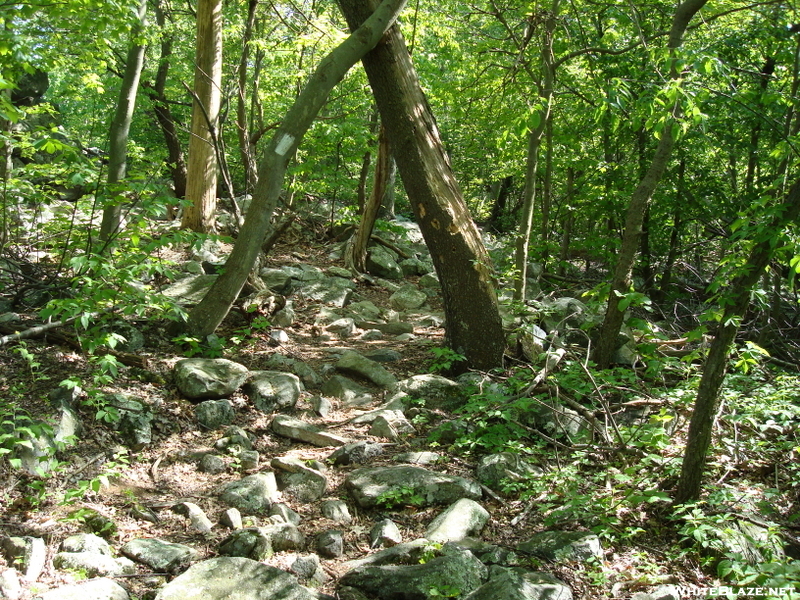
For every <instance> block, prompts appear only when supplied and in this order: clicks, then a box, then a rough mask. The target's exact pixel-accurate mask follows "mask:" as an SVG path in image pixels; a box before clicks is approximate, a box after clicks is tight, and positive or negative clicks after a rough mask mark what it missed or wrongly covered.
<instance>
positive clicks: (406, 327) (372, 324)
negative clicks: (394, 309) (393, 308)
mask: <svg viewBox="0 0 800 600" xmlns="http://www.w3.org/2000/svg"><path fill="white" fill-rule="evenodd" d="M356 325H357V326H358V327H359V328H361V329H377V330H378V331H380V332H381V333H383V334H386V335H401V334H403V333H413V332H414V326H413V325H412V324H411V323H404V322H401V321H389V322H388V323H384V322H381V321H373V320H364V321H356Z"/></svg>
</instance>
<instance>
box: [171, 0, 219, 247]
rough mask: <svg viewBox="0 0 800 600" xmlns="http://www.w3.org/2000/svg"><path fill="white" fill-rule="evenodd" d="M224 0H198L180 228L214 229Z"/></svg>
mask: <svg viewBox="0 0 800 600" xmlns="http://www.w3.org/2000/svg"><path fill="white" fill-rule="evenodd" d="M221 86H222V0H199V2H198V4H197V45H196V49H195V66H194V100H193V102H192V134H191V137H190V138H189V166H188V169H187V184H186V199H187V200H191V204H189V205H188V206H187V207H186V208H185V209H184V210H183V218H182V219H181V227H182V228H183V229H191V230H192V231H197V232H199V233H208V232H210V231H213V230H214V213H215V212H216V208H217V156H216V149H215V148H214V136H215V132H214V131H212V129H216V127H217V123H218V121H219V109H220V104H221V100H222V90H221Z"/></svg>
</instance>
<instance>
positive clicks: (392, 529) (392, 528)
mask: <svg viewBox="0 0 800 600" xmlns="http://www.w3.org/2000/svg"><path fill="white" fill-rule="evenodd" d="M402 541H403V535H402V534H401V533H400V529H399V528H398V527H397V523H395V522H394V521H392V520H391V519H383V520H382V521H378V522H377V523H375V525H374V527H373V528H372V529H370V531H369V542H370V548H378V547H381V546H383V547H390V546H396V545H397V544H400V543H401V542H402Z"/></svg>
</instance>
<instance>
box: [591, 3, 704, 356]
mask: <svg viewBox="0 0 800 600" xmlns="http://www.w3.org/2000/svg"><path fill="white" fill-rule="evenodd" d="M707 1H708V0H684V2H683V3H682V4H681V5H680V6H678V8H677V9H676V10H675V16H674V17H673V19H672V27H671V29H670V32H669V42H668V43H667V47H668V48H669V50H670V51H671V53H673V54H674V51H675V50H676V49H677V48H679V47H680V45H681V43H682V41H683V34H684V32H685V31H686V27H687V26H688V25H689V21H691V20H692V18H693V17H694V15H695V14H697V12H698V11H699V10H700V9H701V8H703V5H705V3H706V2H707ZM674 60H675V59H674V57H673V61H674ZM670 77H672V79H677V78H678V77H680V72H679V71H678V69H677V68H676V67H675V65H674V64H673V65H672V67H671V70H670ZM678 111H679V107H678V106H675V107H674V108H673V112H674V113H678ZM674 122H675V121H674V119H669V120H668V121H667V122H666V124H665V125H664V128H663V130H662V132H661V139H660V140H659V142H658V147H657V148H656V152H655V154H654V156H653V160H652V161H651V162H650V167H649V168H648V169H647V173H645V176H644V177H643V178H642V180H641V181H640V182H639V185H638V186H637V188H636V189H635V190H634V191H633V195H632V196H631V199H630V202H629V203H628V211H627V214H626V216H625V231H624V233H623V235H622V246H621V248H620V251H619V255H618V256H617V265H616V267H615V268H614V275H613V276H612V279H611V289H610V290H609V293H608V304H607V305H606V314H605V318H604V319H603V325H602V326H601V328H600V337H599V339H598V342H597V346H596V347H595V350H594V353H593V359H594V362H595V364H596V365H597V367H598V368H600V369H605V368H607V367H608V366H609V364H611V358H612V357H613V355H614V351H615V350H616V349H617V338H618V337H619V332H620V329H622V321H623V320H624V317H625V311H624V310H620V308H619V303H620V300H621V299H622V298H623V297H624V296H625V294H627V293H628V291H629V288H630V285H631V275H632V273H633V264H634V261H635V259H636V250H637V247H638V245H639V236H640V235H641V233H642V222H643V220H644V214H645V210H646V209H647V205H648V204H649V203H650V198H651V197H652V196H653V192H654V191H655V189H656V186H658V182H659V181H661V177H662V176H663V175H664V171H665V170H666V168H667V163H668V162H669V157H670V155H671V154H672V148H673V146H674V145H675V139H674V138H673V136H672V126H673V124H674Z"/></svg>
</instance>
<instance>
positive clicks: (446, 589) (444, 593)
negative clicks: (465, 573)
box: [428, 584, 461, 598]
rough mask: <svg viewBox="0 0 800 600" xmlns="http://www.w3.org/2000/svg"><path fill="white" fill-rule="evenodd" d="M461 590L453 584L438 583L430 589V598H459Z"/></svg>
mask: <svg viewBox="0 0 800 600" xmlns="http://www.w3.org/2000/svg"><path fill="white" fill-rule="evenodd" d="M459 596H461V590H460V589H459V588H457V587H455V586H453V585H447V584H444V585H438V586H436V587H432V588H431V589H430V590H428V598H458V597H459Z"/></svg>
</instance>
